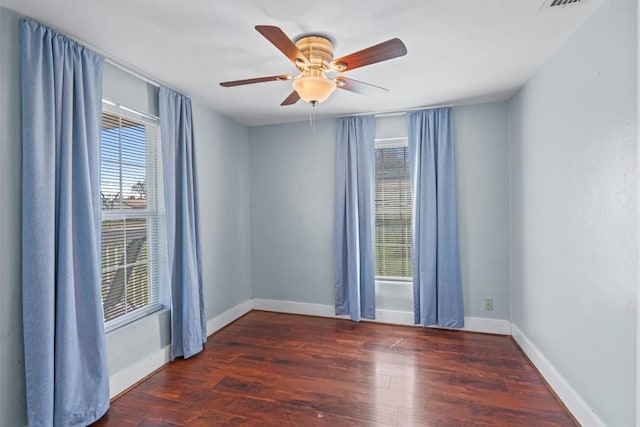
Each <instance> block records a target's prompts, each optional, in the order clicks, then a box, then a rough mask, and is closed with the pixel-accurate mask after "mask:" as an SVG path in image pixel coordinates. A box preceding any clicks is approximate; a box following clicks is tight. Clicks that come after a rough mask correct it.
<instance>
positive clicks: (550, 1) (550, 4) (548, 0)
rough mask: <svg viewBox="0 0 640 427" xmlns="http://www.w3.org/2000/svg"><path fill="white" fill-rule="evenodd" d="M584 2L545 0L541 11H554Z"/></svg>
mask: <svg viewBox="0 0 640 427" xmlns="http://www.w3.org/2000/svg"><path fill="white" fill-rule="evenodd" d="M582 1H583V0H545V1H544V2H543V4H542V7H541V9H554V8H559V7H565V6H569V5H572V4H573V5H575V4H578V3H581V2H582Z"/></svg>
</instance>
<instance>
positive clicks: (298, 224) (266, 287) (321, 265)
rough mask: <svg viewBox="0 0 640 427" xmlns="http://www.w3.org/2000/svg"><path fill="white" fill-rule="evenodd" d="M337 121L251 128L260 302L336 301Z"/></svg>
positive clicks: (254, 263)
mask: <svg viewBox="0 0 640 427" xmlns="http://www.w3.org/2000/svg"><path fill="white" fill-rule="evenodd" d="M334 139H335V121H334V120H322V121H317V122H316V123H315V125H314V128H313V129H312V128H311V126H310V124H309V122H300V123H293V124H285V125H275V126H260V127H253V128H250V129H249V145H250V149H249V159H250V168H249V171H250V172H249V174H250V192H251V273H252V286H253V297H254V298H266V299H277V300H285V301H298V302H308V303H315V304H333V264H332V251H333V249H332V248H333V240H332V235H333V215H334V214H333V205H334V193H335V188H334V187H335V179H334V169H335V144H334Z"/></svg>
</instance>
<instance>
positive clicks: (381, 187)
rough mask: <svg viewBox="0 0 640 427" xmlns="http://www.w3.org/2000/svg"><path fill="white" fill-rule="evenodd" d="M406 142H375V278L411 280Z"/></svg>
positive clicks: (409, 177) (393, 140)
mask: <svg viewBox="0 0 640 427" xmlns="http://www.w3.org/2000/svg"><path fill="white" fill-rule="evenodd" d="M408 150H409V148H408V143H407V139H406V138H389V139H384V140H376V165H375V168H376V169H375V251H376V277H377V278H378V279H382V280H411V278H412V275H413V268H412V252H413V250H412V243H411V221H412V218H411V217H412V203H411V198H412V197H411V172H410V169H409V151H408Z"/></svg>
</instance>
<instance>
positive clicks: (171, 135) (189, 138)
mask: <svg viewBox="0 0 640 427" xmlns="http://www.w3.org/2000/svg"><path fill="white" fill-rule="evenodd" d="M160 122H161V135H162V160H163V170H164V172H163V177H164V197H165V206H166V215H167V249H168V250H167V253H168V260H169V270H170V271H169V279H170V287H171V359H172V360H173V359H174V358H176V357H179V356H183V357H184V358H185V359H186V358H188V357H191V356H193V355H194V354H197V353H199V352H200V351H201V350H202V348H203V346H202V345H203V343H205V342H206V341H207V328H206V321H205V312H204V299H203V295H202V261H201V253H202V250H201V249H200V224H199V213H198V203H197V194H198V191H197V183H196V160H195V142H194V136H193V123H192V118H191V100H190V99H189V98H187V97H185V96H183V95H181V94H179V93H176V92H174V91H172V90H170V89H167V88H164V87H161V88H160Z"/></svg>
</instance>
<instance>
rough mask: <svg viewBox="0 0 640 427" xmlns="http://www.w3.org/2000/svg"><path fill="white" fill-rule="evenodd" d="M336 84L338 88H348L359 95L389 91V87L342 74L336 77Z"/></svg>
mask: <svg viewBox="0 0 640 427" xmlns="http://www.w3.org/2000/svg"><path fill="white" fill-rule="evenodd" d="M336 85H337V86H338V88H339V89H344V90H348V91H349V92H354V93H358V94H360V95H377V94H381V93H387V92H389V89H386V88H383V87H380V86H376V85H372V84H370V83H365V82H361V81H358V80H354V79H349V78H347V77H342V76H339V77H336Z"/></svg>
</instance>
